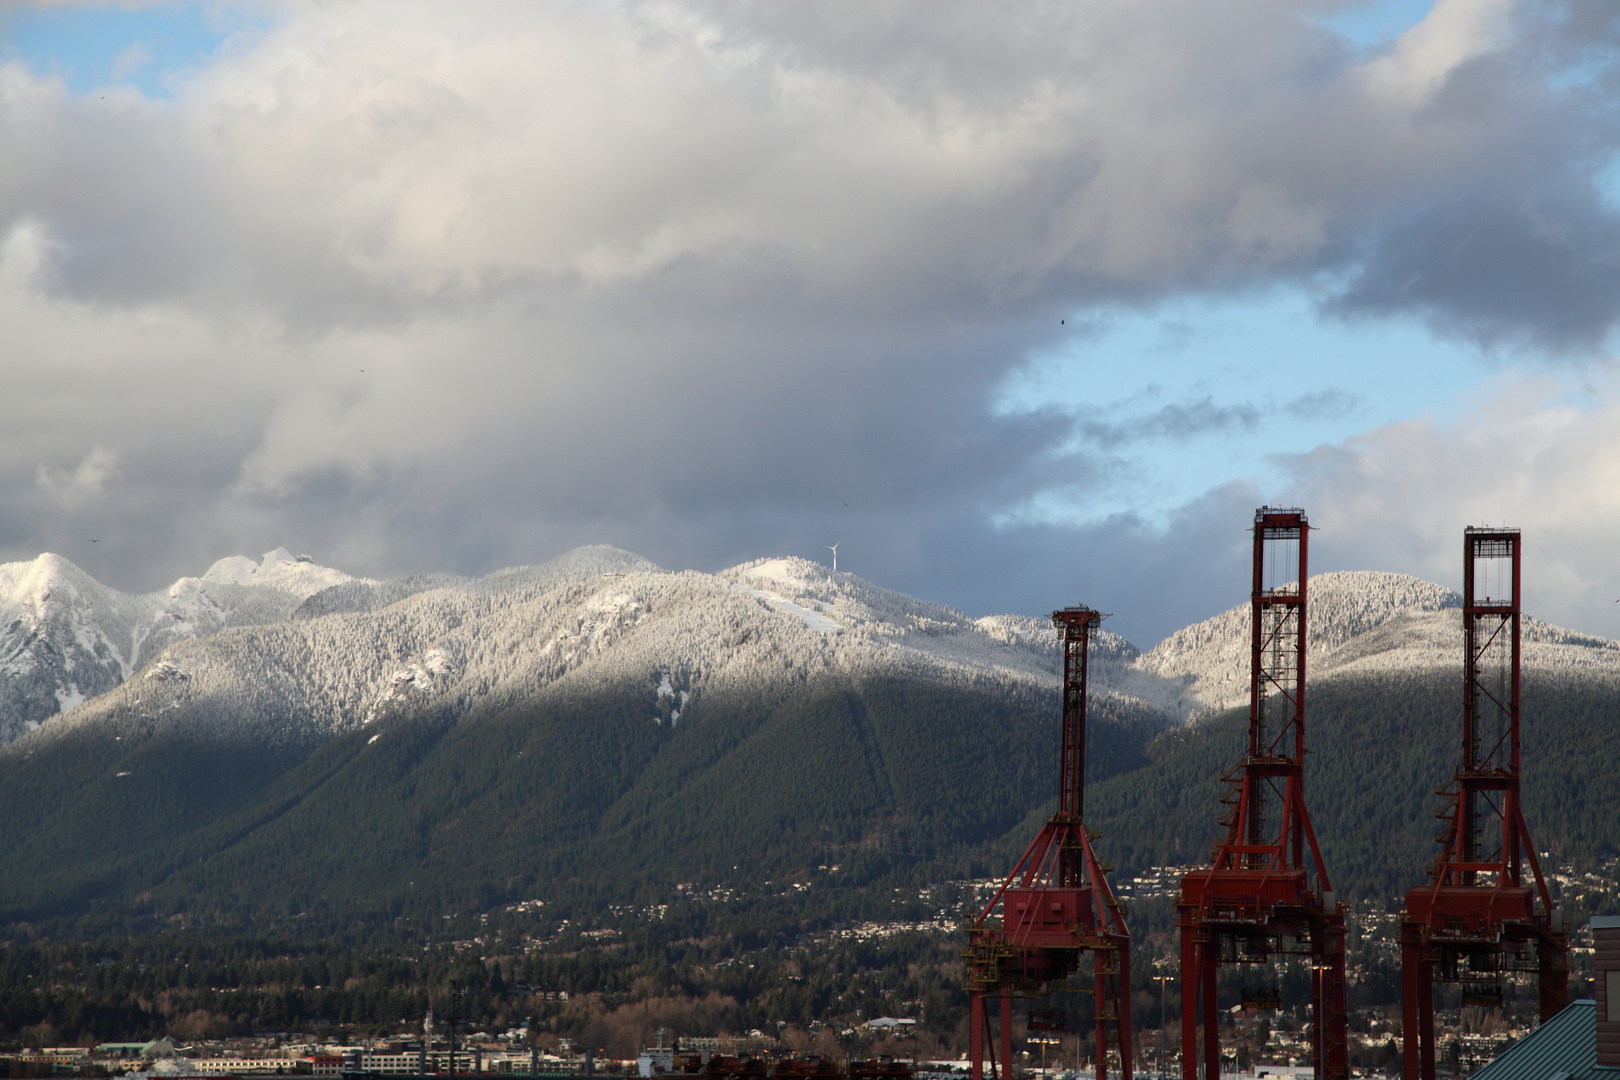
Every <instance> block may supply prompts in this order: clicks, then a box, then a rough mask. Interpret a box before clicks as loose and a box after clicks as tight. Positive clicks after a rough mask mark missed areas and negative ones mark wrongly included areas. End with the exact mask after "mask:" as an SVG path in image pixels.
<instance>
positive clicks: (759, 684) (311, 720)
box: [0, 547, 1620, 746]
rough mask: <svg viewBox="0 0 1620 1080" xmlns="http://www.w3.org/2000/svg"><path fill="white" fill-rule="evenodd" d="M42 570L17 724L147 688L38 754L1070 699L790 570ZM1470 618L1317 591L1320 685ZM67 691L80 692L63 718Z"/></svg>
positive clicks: (1027, 663)
mask: <svg viewBox="0 0 1620 1080" xmlns="http://www.w3.org/2000/svg"><path fill="white" fill-rule="evenodd" d="M47 561H50V567H51V568H52V569H51V572H50V573H51V574H54V577H51V580H52V581H53V582H57V584H53V585H51V586H50V587H49V588H42V587H39V586H31V587H29V588H25V587H23V586H22V585H20V584H19V585H14V586H12V587H11V594H12V595H14V596H15V595H25V596H31V597H49V598H52V599H53V601H54V602H56V603H57V604H58V608H57V609H54V610H56V611H57V612H58V614H57V615H55V616H53V618H55V620H56V621H55V622H51V621H50V620H42V619H39V618H36V619H35V621H34V623H33V624H32V625H36V626H42V625H48V626H49V627H50V628H51V630H50V633H51V634H53V635H54V636H53V637H51V638H50V640H51V641H53V642H58V643H66V644H65V645H53V648H54V649H56V652H53V653H50V655H52V656H55V655H57V653H61V654H62V655H63V656H64V657H66V656H68V655H69V653H68V652H67V651H65V649H66V647H67V646H69V645H70V646H71V648H72V649H75V650H77V651H75V652H72V653H71V659H72V663H71V664H68V663H66V661H64V662H63V663H62V664H61V665H60V667H59V669H51V670H46V669H45V668H44V666H43V665H42V664H40V663H39V662H38V661H37V660H34V661H33V662H34V664H35V667H34V668H32V669H29V673H28V678H32V679H35V682H28V681H27V679H22V678H18V679H14V678H13V677H12V675H11V674H10V671H11V669H10V668H7V669H6V674H5V678H6V679H7V683H6V687H5V692H6V693H8V694H11V695H12V698H17V699H19V700H21V697H20V693H14V692H13V683H15V685H16V686H17V687H18V688H21V689H29V690H30V692H32V693H34V694H35V695H36V697H37V696H38V694H39V693H40V692H41V691H40V690H39V689H37V688H36V686H37V687H39V688H43V692H44V693H46V694H47V695H51V696H49V697H48V698H47V699H46V704H49V705H51V706H53V707H54V705H55V704H56V703H57V701H58V700H59V699H61V700H65V701H67V703H69V704H71V703H72V702H73V701H74V700H75V697H74V695H82V696H85V697H88V696H90V695H91V694H93V693H104V692H105V691H107V690H111V689H113V688H114V687H116V686H118V684H119V681H120V679H122V678H123V677H125V676H126V675H127V674H128V673H129V672H131V671H133V670H134V669H135V668H136V667H137V666H139V665H141V664H147V667H146V668H145V670H144V671H143V672H142V674H141V678H140V679H139V680H138V681H137V682H136V683H135V684H133V686H131V687H130V688H127V689H126V690H124V691H123V692H121V693H118V694H110V695H105V696H103V697H101V698H100V699H98V700H95V701H90V702H86V703H85V704H83V705H81V706H80V707H79V708H77V709H75V710H73V712H72V713H71V714H69V715H67V716H64V717H62V718H61V719H60V720H57V721H54V722H53V723H51V724H49V725H47V727H46V729H44V730H41V731H39V732H36V733H35V734H33V735H31V736H30V737H29V739H28V740H25V741H26V742H30V743H32V742H35V741H37V740H38V739H44V738H50V737H52V736H51V733H52V732H53V731H55V732H58V733H63V732H67V731H70V730H79V729H81V728H82V727H83V726H84V725H101V724H110V725H113V726H119V725H126V724H134V725H142V726H146V727H150V725H152V724H163V725H175V726H178V727H181V728H185V729H189V730H195V731H197V732H199V733H208V734H211V735H221V736H226V737H243V738H250V739H254V740H264V741H271V742H276V743H281V744H291V745H306V746H307V745H313V744H315V743H319V742H321V741H323V740H325V739H327V738H330V737H332V736H334V735H337V734H340V733H342V732H345V731H350V730H354V729H356V728H359V727H364V726H366V725H369V724H373V723H377V722H378V721H379V720H383V719H385V718H387V717H388V716H390V715H392V714H395V713H397V712H400V711H402V710H415V709H420V708H429V709H433V710H436V711H438V712H439V713H441V714H442V715H445V716H446V717H448V718H452V719H453V718H456V717H459V716H463V715H467V714H469V713H473V712H488V711H489V710H498V709H500V708H502V707H505V706H508V705H516V704H521V703H525V702H529V701H532V700H534V699H536V697H537V696H540V695H544V694H550V693H560V694H588V693H592V692H594V691H597V690H601V689H604V688H607V687H615V688H621V689H622V688H624V687H632V688H635V687H639V688H640V691H641V692H643V693H644V694H645V697H646V705H647V718H648V722H649V723H657V724H666V723H667V724H672V725H674V724H679V723H680V722H681V715H682V712H683V711H684V710H685V709H686V708H687V706H688V704H689V703H690V702H691V701H692V700H693V699H694V698H701V697H702V696H703V695H704V694H710V693H714V692H717V691H721V692H730V691H737V690H740V691H746V692H748V693H754V694H760V695H764V697H766V698H774V699H778V700H780V699H781V698H783V697H784V696H786V695H790V694H792V693H794V691H795V688H796V687H799V686H801V685H803V684H804V683H806V682H807V681H808V680H810V679H812V678H816V677H819V676H822V675H831V676H838V677H850V678H863V677H868V676H880V677H881V676H886V675H908V676H916V677H922V678H928V679H935V680H944V681H947V682H957V683H959V684H962V685H974V686H980V687H995V686H1003V687H1007V688H1009V689H1012V690H1017V689H1018V688H1025V689H1027V688H1052V687H1055V686H1056V685H1057V682H1058V679H1059V664H1060V656H1059V652H1058V649H1057V642H1056V637H1055V635H1054V633H1053V631H1052V628H1051V626H1050V624H1049V623H1048V622H1047V621H1046V620H1045V619H1036V618H1028V617H1023V616H1013V615H997V616H990V617H986V618H980V619H970V618H968V617H967V616H966V615H964V614H963V613H962V612H960V611H957V610H955V609H953V608H949V607H945V606H943V605H939V604H932V603H928V602H926V601H922V600H917V599H915V598H913V597H909V596H905V595H902V594H900V593H895V592H891V591H888V590H886V589H881V588H878V587H876V586H874V585H871V584H870V583H868V582H865V581H863V580H861V579H860V578H858V577H855V576H854V575H852V574H847V573H845V574H835V573H832V572H830V571H829V570H828V569H827V568H826V567H824V566H821V565H820V564H817V563H812V562H808V561H806V560H802V559H794V558H775V559H763V560H758V561H755V562H750V563H745V564H743V565H741V566H737V567H733V568H732V569H730V570H725V571H722V572H720V573H718V574H703V573H697V572H693V571H682V572H670V571H665V570H662V569H660V568H658V567H657V566H655V565H653V564H652V563H650V562H648V561H647V560H645V559H642V558H640V557H639V556H636V555H632V554H630V553H628V552H624V551H619V550H617V549H614V548H609V547H589V548H580V549H577V550H575V551H573V552H570V553H568V554H567V555H564V556H563V557H561V558H559V559H556V560H554V561H552V562H550V563H546V564H544V565H543V566H537V567H521V568H516V569H510V570H502V571H499V572H497V573H494V574H490V575H488V576H486V577H483V578H478V579H473V580H468V579H462V578H456V577H450V576H447V575H418V576H415V577H410V578H402V579H397V580H395V581H387V582H374V581H363V580H358V579H348V578H346V577H344V576H343V575H341V574H338V573H337V572H336V571H331V570H326V569H324V568H319V567H314V566H312V565H310V564H307V563H297V562H293V561H291V557H290V556H286V555H285V553H284V552H272V553H271V555H269V556H266V557H265V560H263V561H262V562H261V563H259V564H256V565H254V564H251V563H250V562H249V561H248V560H240V561H232V560H225V561H222V562H221V563H218V564H216V565H215V567H214V568H213V569H212V570H210V572H209V574H207V575H204V577H203V578H202V579H187V580H186V581H182V582H179V583H177V584H176V585H175V586H174V588H172V589H171V590H169V592H168V593H167V594H163V595H162V596H161V597H160V598H158V599H159V600H161V601H162V602H161V603H158V602H156V601H154V598H151V597H135V598H130V597H121V596H120V595H119V594H116V593H113V592H112V591H111V590H107V589H105V588H104V587H102V586H100V585H97V584H96V583H95V582H94V581H92V580H91V579H89V578H88V577H87V576H86V575H84V574H83V573H82V571H78V570H77V568H74V567H72V565H71V564H69V563H67V562H66V561H65V560H60V559H55V557H53V556H45V557H42V558H41V559H40V560H37V561H36V563H34V564H19V565H20V566H22V567H24V568H26V567H30V566H32V567H39V566H41V565H43V564H45V563H46V562H47ZM15 571H16V567H15V566H14V567H7V568H0V572H15ZM38 573H40V574H43V573H44V572H43V571H39V572H38ZM45 576H50V575H49V574H47V575H45ZM70 579H71V580H70ZM18 580H19V581H20V580H21V579H20V577H19V579H18ZM30 589H31V590H32V591H30ZM220 590H235V591H234V592H221V591H220ZM67 597H71V598H72V602H71V603H69V602H68V601H67V600H66V599H64V598H67ZM37 603H39V604H47V601H46V600H44V599H41V600H38V601H37ZM1457 607H1458V598H1457V596H1456V595H1455V594H1454V593H1452V592H1450V591H1448V590H1446V589H1443V588H1441V587H1439V586H1437V585H1432V584H1429V583H1427V582H1423V581H1419V580H1417V579H1415V578H1410V577H1404V576H1401V575H1396V574H1379V573H1340V574H1325V575H1321V576H1320V577H1316V578H1313V579H1312V582H1311V610H1310V628H1311V641H1310V647H1311V670H1312V678H1313V679H1314V680H1322V679H1331V678H1336V677H1339V676H1340V675H1349V674H1356V675H1364V674H1369V673H1370V674H1379V673H1390V672H1395V671H1407V672H1411V671H1420V670H1422V671H1428V670H1434V671H1442V670H1443V671H1452V670H1456V669H1457V667H1458V665H1459V654H1460V651H1461V642H1460V627H1459V621H1458V617H1457ZM75 613H78V614H75ZM165 619H167V620H168V621H167V622H166V621H165ZM1248 620H1249V609H1248V605H1247V604H1243V605H1239V606H1236V607H1234V608H1232V609H1231V610H1230V611H1228V612H1225V613H1224V614H1222V615H1218V616H1216V617H1215V618H1213V619H1209V620H1206V621H1205V622H1202V623H1199V624H1197V625H1196V626H1191V627H1188V628H1187V629H1185V630H1182V631H1180V632H1178V633H1176V634H1174V635H1172V636H1171V637H1169V638H1167V639H1166V640H1165V641H1163V642H1161V643H1160V644H1159V645H1158V646H1156V647H1155V648H1154V649H1153V650H1152V651H1150V652H1147V653H1142V652H1140V651H1139V650H1137V649H1136V648H1135V647H1134V646H1132V645H1131V644H1130V643H1129V642H1126V641H1124V640H1123V639H1121V638H1119V637H1117V636H1115V635H1113V634H1110V633H1107V632H1106V631H1104V632H1102V633H1100V634H1099V635H1098V637H1097V638H1096V640H1095V644H1094V646H1093V651H1092V655H1091V661H1090V673H1091V702H1092V707H1093V709H1094V710H1096V712H1097V714H1098V715H1099V716H1106V717H1110V718H1114V719H1124V718H1134V719H1143V718H1146V719H1147V720H1149V721H1151V722H1153V723H1162V724H1173V723H1178V722H1184V721H1186V720H1188V719H1191V718H1194V717H1196V716H1198V715H1200V714H1202V713H1205V712H1208V711H1210V710H1213V709H1217V708H1222V707H1226V706H1232V705H1240V704H1242V703H1243V702H1244V700H1245V699H1246V695H1247V692H1248V691H1247V687H1248V682H1247V679H1248V674H1247V665H1248V647H1249V646H1248V642H1249V624H1248ZM171 623H172V624H173V625H172V626H171V625H170V624H171ZM18 625H19V626H20V625H21V624H20V623H19V624H18ZM1527 625H1528V630H1527V633H1526V655H1525V664H1526V669H1527V671H1529V672H1530V673H1532V674H1534V673H1536V672H1540V671H1554V670H1556V671H1559V672H1564V673H1569V674H1570V675H1571V676H1572V677H1579V678H1591V679H1599V680H1607V681H1610V682H1613V683H1615V684H1616V685H1620V646H1617V645H1616V643H1614V642H1609V641H1605V640H1602V639H1597V638H1589V637H1584V636H1582V635H1577V634H1571V633H1569V632H1567V631H1562V630H1558V629H1556V628H1553V627H1548V626H1545V625H1544V624H1541V623H1537V622H1535V621H1533V620H1530V621H1528V623H1527ZM9 632H10V631H8V633H9ZM11 640H12V639H11V638H8V639H7V641H8V643H9V642H10V641H11ZM18 640H21V638H18ZM159 650H161V651H159ZM5 655H6V656H7V657H8V658H9V657H10V656H11V655H12V653H11V652H10V651H8V652H7V653H6V654H5ZM19 655H23V656H25V657H27V658H31V657H37V656H39V655H43V654H42V653H41V652H40V651H39V650H37V649H36V650H35V651H33V652H28V651H27V650H23V651H22V652H21V653H19ZM18 670H19V671H21V668H19V669H18ZM35 673H38V674H35ZM53 678H54V679H55V680H56V682H55V683H52V682H51V679H53ZM75 680H76V681H75ZM62 686H69V687H72V688H73V689H72V690H71V691H70V692H68V693H66V694H57V693H56V690H57V688H59V687H62ZM30 688H34V689H30ZM8 700H11V699H10V698H8ZM53 711H54V709H53ZM41 713H43V707H41V708H40V710H38V712H37V713H36V714H35V715H36V716H37V715H39V714H41ZM43 714H44V715H49V714H48V713H43Z"/></svg>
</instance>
